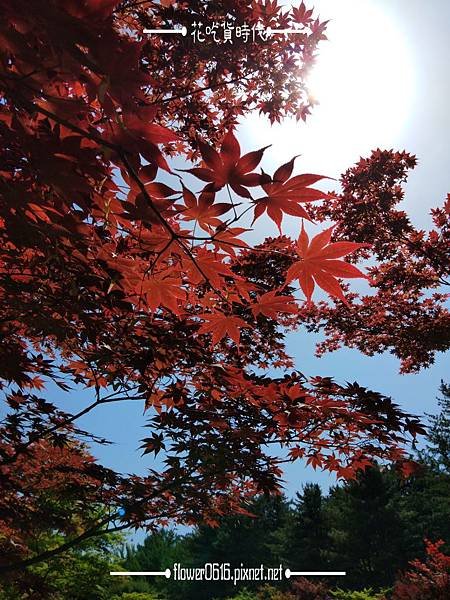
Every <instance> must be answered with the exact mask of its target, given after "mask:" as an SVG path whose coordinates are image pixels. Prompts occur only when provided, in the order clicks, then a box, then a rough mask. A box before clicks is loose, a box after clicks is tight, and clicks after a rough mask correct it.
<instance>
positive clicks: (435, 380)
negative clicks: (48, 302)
mask: <svg viewBox="0 0 450 600" xmlns="http://www.w3.org/2000/svg"><path fill="white" fill-rule="evenodd" d="M309 4H312V5H314V6H315V7H316V13H318V14H320V17H321V19H322V20H324V19H325V20H326V19H331V21H330V24H329V27H328V38H329V41H328V42H323V43H322V48H321V54H320V56H319V59H318V69H320V61H321V58H322V60H323V61H324V63H325V64H324V66H323V69H322V74H321V75H320V76H319V77H318V78H316V80H314V77H313V78H312V81H313V82H314V83H315V86H316V88H317V90H321V91H322V93H323V96H324V97H320V98H318V100H319V101H320V103H321V104H320V105H319V106H317V107H316V109H315V111H314V113H313V115H312V116H311V117H310V118H309V119H308V120H307V122H306V123H305V124H304V123H295V122H289V123H284V124H282V125H280V126H275V128H272V129H271V127H270V125H269V124H268V122H265V121H264V120H261V119H259V118H258V117H257V116H255V117H250V118H249V119H247V120H246V121H245V122H243V123H242V124H241V126H240V128H239V129H238V134H237V135H238V138H239V141H240V143H241V146H242V148H243V151H249V150H253V149H255V148H259V147H262V146H265V145H268V144H271V143H272V148H270V150H269V151H267V152H266V153H265V155H264V158H263V161H262V163H261V165H262V167H263V168H264V170H266V171H269V172H272V170H273V168H274V166H276V165H277V164H278V165H279V164H281V163H283V162H284V161H285V160H288V159H290V158H291V157H292V156H293V155H295V154H300V155H301V156H300V157H299V158H298V159H297V170H296V171H294V173H297V172H306V173H307V172H313V173H321V174H324V175H328V176H330V177H335V178H337V177H339V175H340V173H341V172H342V171H344V170H345V169H346V168H348V167H350V166H351V165H352V164H353V163H355V162H356V161H357V160H358V158H359V157H360V156H367V155H369V154H370V151H371V150H372V149H373V148H375V147H377V146H379V147H380V148H384V149H389V148H394V149H395V150H403V149H405V150H407V151H408V152H410V153H415V154H416V155H417V157H418V159H419V164H418V167H417V168H416V170H415V171H414V172H413V173H412V174H411V175H410V178H409V181H408V184H407V187H406V200H405V203H404V204H405V209H406V210H407V211H408V213H409V214H410V215H411V217H412V220H413V222H414V223H415V224H416V225H418V226H420V227H427V226H429V224H430V219H429V217H428V213H429V209H430V208H431V207H433V206H436V205H438V204H440V203H442V202H443V200H444V198H445V195H446V194H447V192H449V191H450V177H449V176H448V174H447V173H448V165H447V162H448V154H449V142H448V132H449V131H450V114H449V112H448V109H447V107H446V103H447V101H448V92H449V91H450V74H449V73H448V62H447V61H448V56H449V55H450V37H449V36H448V30H447V29H448V26H447V24H448V23H449V22H450V3H449V2H448V0H434V1H433V2H428V3H427V2H423V0H397V1H396V2H395V3H393V2H391V0H316V1H315V2H310V3H309ZM333 61H334V62H333ZM330 73H331V74H332V77H333V79H332V81H330V77H331V75H330ZM180 166H184V165H180ZM333 185H335V183H334V182H331V184H330V189H332V188H333ZM322 189H324V188H322ZM308 226H309V224H308ZM299 229H300V221H299V219H286V222H285V224H284V226H283V231H284V232H285V233H287V234H288V235H290V236H291V237H295V238H297V237H298V234H299ZM308 231H311V228H310V226H309V229H308ZM275 233H276V228H275V226H274V224H273V223H271V222H270V221H269V220H268V219H267V218H265V217H263V218H262V219H261V220H260V221H259V225H258V227H257V228H256V235H257V236H258V239H262V238H263V237H265V236H266V235H273V234H275ZM361 285H364V283H362V284H361ZM355 287H357V286H356V284H355ZM315 339H316V336H314V335H312V334H306V332H304V331H299V332H297V333H296V334H291V335H290V336H289V343H288V350H290V352H291V354H292V355H293V356H294V357H295V359H296V364H297V368H298V369H299V370H300V371H302V372H303V373H305V374H307V375H324V376H325V375H334V376H335V377H336V378H337V379H338V380H339V381H341V382H344V381H354V380H358V382H359V383H360V384H361V385H364V386H367V387H371V388H372V389H375V390H377V391H380V392H382V393H384V394H387V395H391V396H393V398H394V399H395V400H396V401H397V402H398V403H399V404H401V405H403V406H404V407H405V408H407V409H408V411H410V412H416V413H423V412H433V411H434V410H435V408H436V401H435V396H436V392H437V389H438V386H439V382H440V380H441V379H443V378H445V377H446V374H447V373H448V372H450V368H449V367H450V361H449V357H448V356H442V355H440V356H438V358H437V360H436V363H435V365H434V366H433V367H432V368H431V369H428V370H426V371H422V372H421V373H419V374H415V375H398V361H397V360H396V359H394V358H393V357H391V356H388V355H385V356H376V357H372V358H370V357H366V356H362V355H361V354H360V353H359V352H357V351H352V350H344V349H343V350H340V351H338V352H336V353H334V354H331V355H330V354H328V355H325V356H324V357H323V358H321V359H317V358H315V357H314V345H315ZM448 379H449V376H448V374H447V380H448ZM56 396H57V394H55V398H52V400H54V401H56V402H57V401H58V399H57V397H56ZM89 397H90V392H89V391H88V392H83V391H82V392H80V393H78V392H76V393H74V394H73V395H72V396H71V398H70V400H69V402H70V406H69V405H65V408H66V410H72V409H75V408H77V409H78V410H79V409H80V405H81V404H82V403H84V402H87V401H88V399H89ZM64 401H65V402H66V399H65V400H64ZM144 423H145V417H143V415H142V406H138V405H137V404H136V403H128V404H127V403H124V404H118V405H115V404H113V405H107V406H102V407H99V408H98V409H97V410H96V411H94V412H93V413H90V414H89V415H87V416H86V417H85V418H84V420H82V421H80V426H84V427H85V428H86V429H88V430H90V431H93V432H95V433H97V434H98V435H102V436H105V437H107V438H109V439H111V440H114V441H115V442H116V443H115V445H113V446H109V447H108V446H106V447H100V448H96V449H95V450H94V454H96V455H97V456H98V457H99V458H100V459H101V460H102V461H103V463H104V464H105V465H110V466H112V467H114V468H115V469H118V470H122V471H123V472H138V473H142V472H144V471H145V467H146V465H149V464H150V462H152V459H151V458H149V457H144V458H143V459H141V458H140V454H139V452H138V451H137V448H138V446H139V445H140V443H139V440H140V439H141V438H142V437H143V435H144V433H143V432H144V430H143V429H142V425H143V424H144ZM307 481H317V482H319V483H321V484H323V485H324V486H325V487H326V486H328V485H330V484H332V483H333V482H334V479H333V478H332V477H330V475H328V474H322V473H316V472H314V471H313V470H312V469H311V468H307V467H303V466H302V465H301V463H298V464H296V465H292V466H291V468H289V467H288V468H287V470H286V492H287V494H288V495H289V496H292V495H293V494H294V493H295V491H296V490H297V489H299V488H300V487H301V485H302V483H305V482H307Z"/></svg>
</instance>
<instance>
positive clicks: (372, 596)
mask: <svg viewBox="0 0 450 600" xmlns="http://www.w3.org/2000/svg"><path fill="white" fill-rule="evenodd" d="M330 594H331V597H332V598H333V599H335V600H384V599H385V598H386V596H385V595H384V593H382V592H381V593H378V594H376V593H375V592H374V591H373V590H372V589H371V588H370V589H365V590H361V591H360V592H354V591H353V592H351V591H346V590H334V591H333V592H330Z"/></svg>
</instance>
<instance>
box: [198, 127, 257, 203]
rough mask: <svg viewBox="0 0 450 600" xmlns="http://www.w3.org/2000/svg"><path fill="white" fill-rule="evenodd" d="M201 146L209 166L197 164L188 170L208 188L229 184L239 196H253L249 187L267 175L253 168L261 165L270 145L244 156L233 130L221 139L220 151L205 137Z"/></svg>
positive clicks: (214, 189) (212, 188)
mask: <svg viewBox="0 0 450 600" xmlns="http://www.w3.org/2000/svg"><path fill="white" fill-rule="evenodd" d="M199 147H200V152H201V155H202V158H203V161H204V162H205V164H206V167H194V168H193V169H187V172H188V173H191V174H192V175H195V177H197V178H198V179H201V180H202V181H206V182H208V185H207V186H206V187H205V190H206V191H211V192H212V191H218V190H220V189H221V188H223V187H224V186H225V185H230V186H231V188H232V189H233V190H234V192H235V193H236V194H238V196H243V197H244V198H251V194H250V192H249V191H248V190H247V189H246V188H247V187H254V186H257V185H261V183H262V182H263V181H264V180H265V179H266V177H264V176H263V175H260V174H258V173H251V171H253V169H255V168H256V167H257V166H258V165H259V163H260V162H261V158H262V156H263V153H264V150H266V148H268V146H265V147H264V148H261V149H260V150H255V151H254V152H249V153H248V154H244V156H241V147H240V145H239V142H238V141H237V139H236V138H235V136H234V134H233V132H231V131H230V132H229V133H227V135H226V136H225V138H224V140H223V142H222V147H221V149H220V154H219V153H218V152H217V151H216V150H215V149H214V148H213V147H212V146H209V145H208V144H205V143H204V142H202V141H199ZM244 186H245V187H244Z"/></svg>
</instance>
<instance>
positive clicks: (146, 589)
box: [0, 384, 450, 600]
mask: <svg viewBox="0 0 450 600" xmlns="http://www.w3.org/2000/svg"><path fill="white" fill-rule="evenodd" d="M429 423H430V426H429V428H428V435H427V438H426V445H425V446H424V447H422V448H421V449H416V450H415V451H414V452H415V456H414V458H415V460H416V461H417V464H418V468H417V470H416V471H415V472H414V473H413V474H411V475H410V476H409V477H408V478H406V479H405V478H404V477H403V476H402V475H400V474H399V473H397V472H396V471H395V470H393V469H392V468H386V467H383V466H382V465H374V466H373V467H371V468H369V469H367V470H366V471H365V472H361V473H360V474H359V475H358V477H357V478H356V479H355V480H353V481H347V482H346V483H343V484H338V485H335V486H333V487H331V489H330V490H329V491H328V493H324V492H323V491H322V490H321V488H320V487H319V486H318V485H317V484H311V483H307V484H305V485H304V486H303V488H302V490H301V492H298V493H297V495H296V497H295V498H294V499H293V501H289V500H288V499H287V498H286V497H284V496H259V497H258V498H256V499H255V500H254V501H253V502H252V504H251V505H249V506H248V507H247V509H248V511H249V512H250V513H251V514H252V515H254V516H246V515H224V516H223V517H222V518H221V519H220V522H219V524H218V526H217V527H212V526H207V525H202V526H199V527H197V528H196V529H195V530H194V531H192V532H188V533H185V534H180V533H177V532H175V531H173V530H171V529H162V530H159V531H158V532H155V533H153V534H151V535H149V536H148V537H147V538H146V539H145V540H144V542H143V543H142V544H139V545H137V546H132V545H129V544H128V545H125V538H124V537H123V534H114V535H108V536H105V537H104V538H96V539H95V540H87V541H86V543H85V544H84V545H82V546H80V547H79V548H72V549H71V550H69V551H68V552H67V553H65V554H63V555H61V556H60V557H58V558H56V559H53V560H49V561H48V562H46V563H43V564H40V565H35V566H33V567H30V568H29V569H28V574H27V578H26V580H27V585H26V591H25V588H24V589H21V587H20V579H19V580H18V582H17V581H16V582H15V583H14V585H12V584H8V583H3V584H1V583H0V600H25V599H29V598H34V597H36V598H44V597H45V598H47V599H49V600H66V599H67V600H69V599H70V600H106V599H107V600H158V599H167V600H182V599H183V600H212V599H213V598H218V599H221V598H227V599H230V598H232V599H233V600H378V599H380V600H385V599H386V598H388V599H390V598H393V599H394V600H448V598H450V559H449V558H448V557H446V556H445V555H448V554H450V386H448V385H445V384H442V386H441V398H440V412H439V414H437V415H435V416H429ZM60 502H61V501H60ZM60 508H61V507H60ZM66 510H67V511H68V512H69V511H70V507H66ZM99 510H101V511H102V510H105V509H104V508H102V509H99ZM426 540H429V541H430V542H431V543H435V542H438V541H439V540H443V542H444V543H443V544H442V545H440V546H439V544H438V545H437V546H436V545H434V546H433V545H431V550H430V544H428V546H427V547H426V543H425V541H426ZM35 543H36V544H39V545H40V547H41V549H42V550H44V549H45V548H51V547H53V546H54V545H55V544H57V543H58V542H57V540H55V539H54V534H52V532H51V531H49V532H48V535H47V536H44V537H42V538H41V539H39V540H36V541H35ZM427 552H428V556H427ZM412 560H416V562H417V561H425V563H426V564H425V563H422V562H418V563H417V564H418V566H416V570H417V571H418V573H419V575H417V574H414V573H413V574H412V575H411V574H408V569H409V563H410V561H412ZM426 561H428V563H427V562H426ZM430 562H431V563H433V564H432V567H433V568H434V569H435V570H436V569H437V570H438V571H439V572H437V573H435V574H434V575H435V580H436V582H437V583H436V582H435V581H434V580H432V578H433V576H434V575H433V573H429V572H430V571H432V570H433V569H432V568H431V567H430V566H429V563H430ZM174 563H180V564H181V565H182V566H184V567H202V566H203V565H204V564H205V563H230V564H231V567H232V568H233V567H235V566H240V565H241V563H242V564H243V565H244V566H245V567H257V566H259V565H260V564H263V565H265V566H267V567H270V566H278V565H279V564H282V565H283V568H286V567H288V568H290V569H291V570H300V571H326V570H329V571H336V570H338V571H346V572H347V576H346V577H344V578H334V579H333V578H326V579H323V580H320V579H317V578H312V579H309V580H308V579H297V578H295V580H294V578H293V579H291V580H286V579H284V581H283V582H281V583H280V584H277V585H276V584H273V585H270V586H266V587H264V586H263V587H261V583H260V582H251V581H246V582H245V583H243V584H242V585H240V586H239V585H237V586H234V585H233V584H232V583H230V582H225V581H220V582H206V581H197V582H181V581H180V582H177V581H174V580H173V579H172V578H171V579H166V578H164V577H152V578H150V577H149V578H145V577H135V578H131V577H130V578H128V577H120V578H119V577H111V576H109V571H110V570H122V569H123V570H126V571H148V570H156V571H159V570H161V571H162V570H165V569H166V568H172V567H173V564H174ZM433 565H434V566H433ZM436 565H437V566H436ZM441 571H442V572H441ZM402 573H403V574H404V573H407V577H406V580H405V576H402V575H401V574H402ZM423 573H425V578H426V577H428V578H429V579H430V581H431V583H430V581H428V580H426V581H425V583H423V582H422V583H420V581H422V579H423V577H424V575H423ZM30 577H35V578H36V582H37V583H36V587H37V589H39V593H40V594H41V595H40V596H39V595H36V596H30V595H29V587H30ZM399 577H400V579H399ZM402 577H403V579H402ZM408 578H409V579H408ZM411 578H412V580H413V582H414V578H416V579H417V578H418V579H419V580H420V581H419V584H416V583H411V582H410V579H411ZM421 578H422V579H421ZM396 580H397V583H395V582H396ZM405 581H406V583H405ZM43 582H44V583H45V585H44V587H43ZM421 586H422V587H421ZM423 586H425V587H423ZM440 586H441V587H442V590H443V591H442V590H441V587H440ZM340 587H343V588H346V590H347V591H343V590H341V589H340ZM438 588H439V589H438ZM411 589H412V590H413V591H412V592H411ZM424 589H425V592H424V591H423V590H424ZM429 589H431V590H432V591H431V592H430V591H426V590H429ZM396 590H399V591H396ZM405 590H406V591H405ZM43 593H44V594H45V595H44V596H43V595H42V594H43Z"/></svg>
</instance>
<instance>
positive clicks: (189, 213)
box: [181, 188, 232, 231]
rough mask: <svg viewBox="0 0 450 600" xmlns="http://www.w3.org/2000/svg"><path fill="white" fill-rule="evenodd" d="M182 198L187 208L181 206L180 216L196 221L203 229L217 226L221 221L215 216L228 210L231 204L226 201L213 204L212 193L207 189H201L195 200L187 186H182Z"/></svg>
mask: <svg viewBox="0 0 450 600" xmlns="http://www.w3.org/2000/svg"><path fill="white" fill-rule="evenodd" d="M183 199H184V203H185V204H186V207H187V208H184V207H182V208H181V210H182V218H183V219H184V220H185V221H197V223H198V224H199V225H200V227H201V228H202V229H204V230H205V231H208V230H209V228H211V227H218V226H219V225H220V224H221V223H222V221H221V220H220V219H218V218H217V217H218V216H219V215H223V214H225V213H226V212H228V211H229V210H230V208H231V206H232V205H231V204H230V203H227V202H217V203H216V204H214V193H212V192H207V191H206V192H205V191H203V192H202V193H201V194H200V196H199V198H198V200H197V198H196V197H195V195H194V194H193V193H192V192H191V191H190V190H188V189H187V188H183Z"/></svg>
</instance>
